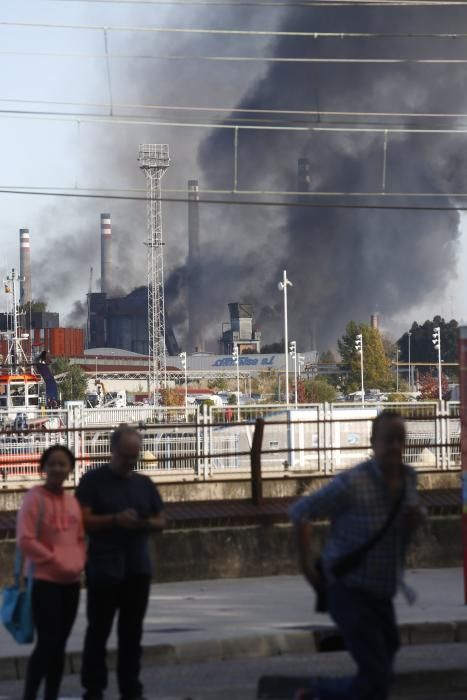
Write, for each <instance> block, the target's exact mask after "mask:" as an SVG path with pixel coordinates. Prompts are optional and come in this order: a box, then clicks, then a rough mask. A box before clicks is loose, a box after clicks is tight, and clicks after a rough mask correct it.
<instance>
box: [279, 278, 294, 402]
mask: <svg viewBox="0 0 467 700" xmlns="http://www.w3.org/2000/svg"><path fill="white" fill-rule="evenodd" d="M287 287H293V284H292V282H291V281H290V280H289V279H287V270H284V272H283V273H282V281H281V282H279V284H278V288H279V291H281V292H283V293H284V350H285V403H286V405H287V406H288V405H289V354H288V347H289V319H288V311H287Z"/></svg>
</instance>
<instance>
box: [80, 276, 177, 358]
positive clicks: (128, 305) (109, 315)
mask: <svg viewBox="0 0 467 700" xmlns="http://www.w3.org/2000/svg"><path fill="white" fill-rule="evenodd" d="M88 313H89V323H88V328H89V338H88V341H87V347H88V348H120V349H121V350H128V351H130V352H137V353H139V354H141V355H147V354H148V353H149V336H148V290H147V287H138V288H137V289H134V290H133V291H132V292H130V294H127V295H126V296H123V297H108V296H107V294H105V293H104V292H98V293H91V294H90V295H89V298H88ZM165 333H166V338H165V341H166V346H167V353H168V354H169V355H178V353H179V352H180V348H179V347H178V344H177V340H176V338H175V335H174V332H173V330H172V328H171V326H170V323H169V322H168V319H167V314H166V331H165Z"/></svg>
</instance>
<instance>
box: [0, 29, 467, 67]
mask: <svg viewBox="0 0 467 700" xmlns="http://www.w3.org/2000/svg"><path fill="white" fill-rule="evenodd" d="M106 35H107V31H106ZM0 56H34V57H42V58H81V59H82V58H89V59H103V60H105V61H108V59H131V60H133V59H134V60H150V61H211V62H212V61H214V62H216V61H217V62H224V63H226V62H237V63H245V62H247V63H324V64H326V63H340V64H352V63H357V64H361V63H368V64H380V63H382V64H417V63H419V64H466V63H467V58H352V57H344V58H341V57H332V56H329V57H324V58H322V57H314V56H205V55H196V54H192V55H177V54H163V55H156V54H126V53H108V54H107V53H84V52H62V51H61V52H52V51H0Z"/></svg>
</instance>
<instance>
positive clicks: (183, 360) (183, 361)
mask: <svg viewBox="0 0 467 700" xmlns="http://www.w3.org/2000/svg"><path fill="white" fill-rule="evenodd" d="M179 358H180V361H181V365H182V368H183V372H184V375H185V423H188V371H187V360H186V352H181V353H180V355H179Z"/></svg>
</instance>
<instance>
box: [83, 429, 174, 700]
mask: <svg viewBox="0 0 467 700" xmlns="http://www.w3.org/2000/svg"><path fill="white" fill-rule="evenodd" d="M110 448H111V453H112V459H111V462H110V464H107V465H105V466H103V467H100V468H98V469H94V470H92V471H90V472H88V473H87V474H85V475H84V476H83V478H82V479H81V481H80V484H79V486H78V489H77V491H76V496H77V498H78V500H79V502H80V504H81V507H82V510H83V519H84V525H85V528H86V531H87V533H88V535H89V546H88V564H87V568H86V579H87V590H88V595H87V617H88V628H87V631H86V638H85V642H84V652H83V666H82V671H81V680H82V684H83V688H84V689H85V693H84V696H83V697H84V698H85V700H102V698H103V696H104V691H105V689H106V687H107V667H106V645H107V639H108V637H109V634H110V631H111V629H112V624H113V621H114V618H115V615H116V613H117V610H118V612H119V615H118V628H117V633H118V660H117V677H118V685H119V689H120V693H121V697H122V700H142V699H143V686H142V684H141V682H140V679H139V675H140V667H141V639H142V635H143V620H144V615H145V613H146V608H147V604H148V599H149V590H150V585H151V575H152V566H151V558H150V552H149V545H150V533H151V532H160V531H162V530H163V529H164V527H165V524H166V523H165V517H164V514H163V507H164V506H163V503H162V499H161V497H160V494H159V492H158V490H157V487H156V486H155V484H154V483H153V482H152V481H151V480H150V479H149V478H148V477H147V476H143V475H142V474H138V473H137V472H136V471H135V467H136V464H137V461H138V456H139V453H140V450H141V437H140V434H139V433H138V431H137V430H135V429H134V428H131V427H129V426H122V427H120V428H118V429H117V430H116V431H115V432H114V433H113V435H112V437H111V440H110Z"/></svg>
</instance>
